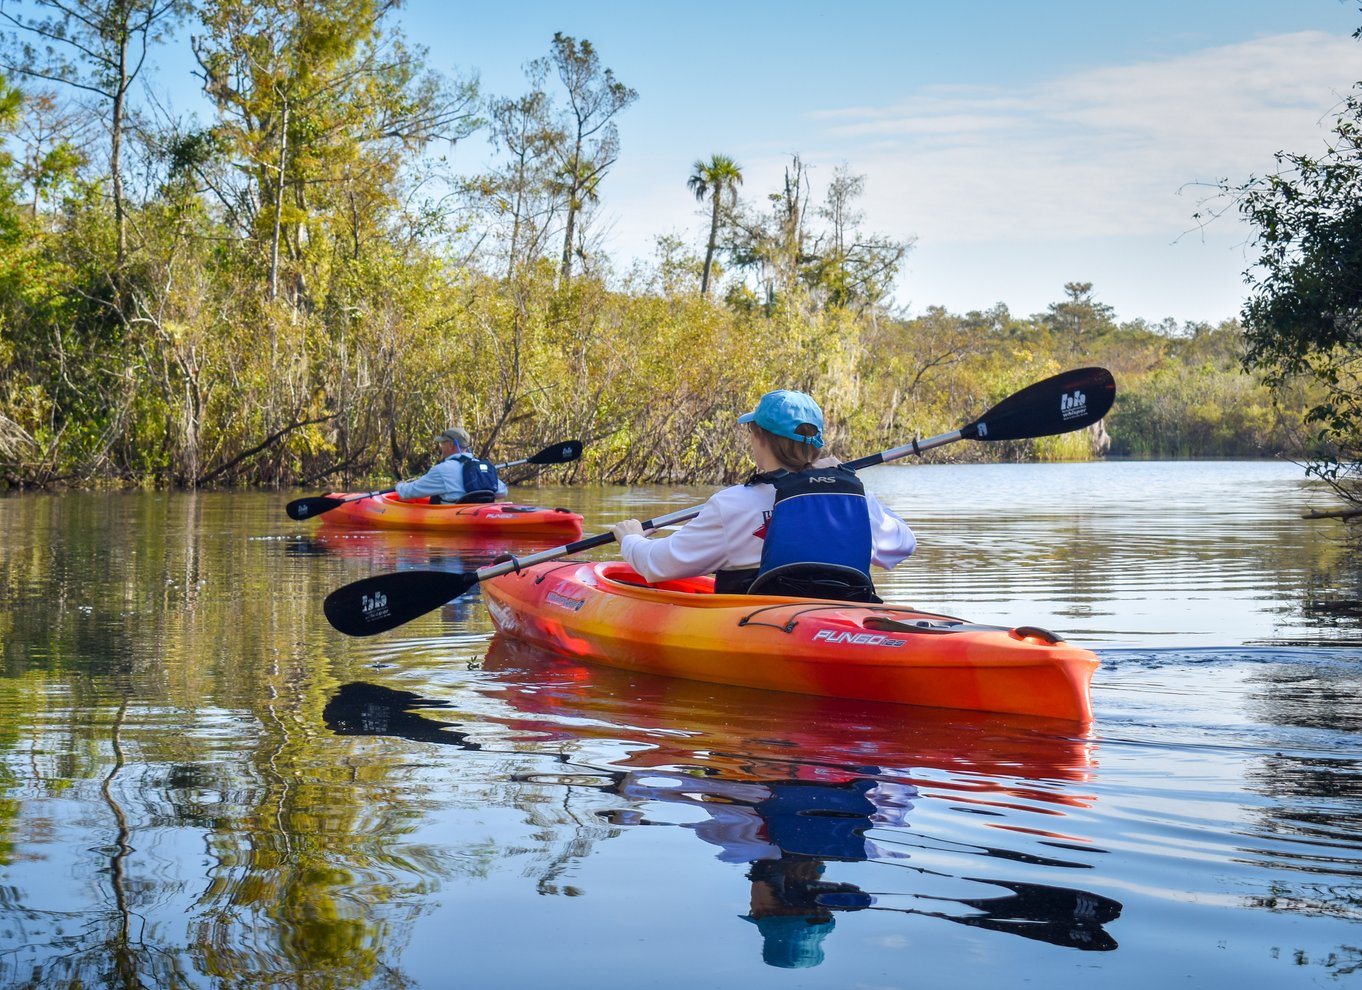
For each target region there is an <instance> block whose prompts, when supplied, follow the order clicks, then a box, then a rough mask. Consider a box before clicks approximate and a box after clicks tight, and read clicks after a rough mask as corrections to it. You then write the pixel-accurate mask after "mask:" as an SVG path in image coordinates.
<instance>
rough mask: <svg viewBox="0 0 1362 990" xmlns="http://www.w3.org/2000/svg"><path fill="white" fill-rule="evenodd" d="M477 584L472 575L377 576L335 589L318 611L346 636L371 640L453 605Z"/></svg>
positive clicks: (413, 573)
mask: <svg viewBox="0 0 1362 990" xmlns="http://www.w3.org/2000/svg"><path fill="white" fill-rule="evenodd" d="M477 583H478V575H477V573H476V572H474V573H472V574H468V573H461V572H450V571H397V572H395V573H393V574H377V575H375V576H374V577H367V578H363V579H362V580H359V581H355V582H353V583H351V584H347V585H346V586H345V587H343V588H337V589H336V590H335V591H333V592H331V594H329V595H327V596H326V602H325V603H324V604H323V605H322V609H323V610H324V611H325V612H326V621H328V622H330V623H331V625H332V626H333V627H335V628H336V629H337V630H338V631H340V632H343V633H345V634H346V635H347V636H372V635H374V634H375V633H381V632H387V631H388V630H389V629H396V628H397V627H398V626H400V625H402V624H403V623H404V622H410V621H411V620H412V619H414V618H416V617H417V616H419V615H425V614H426V613H427V612H429V611H431V609H436V608H439V607H440V606H441V605H443V604H444V603H445V602H450V601H453V600H454V599H455V598H458V597H459V596H460V595H462V594H464V593H465V592H467V591H468V590H469V589H470V588H472V587H473V586H474V585H476V584H477Z"/></svg>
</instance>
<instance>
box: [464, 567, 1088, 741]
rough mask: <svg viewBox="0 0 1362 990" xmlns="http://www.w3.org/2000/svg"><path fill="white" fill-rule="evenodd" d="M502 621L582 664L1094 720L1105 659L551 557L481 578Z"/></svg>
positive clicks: (999, 631)
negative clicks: (1093, 695)
mask: <svg viewBox="0 0 1362 990" xmlns="http://www.w3.org/2000/svg"><path fill="white" fill-rule="evenodd" d="M482 593H483V597H484V599H485V600H486V602H487V606H488V610H489V612H490V613H491V615H492V619H493V621H494V622H495V623H496V625H497V627H498V628H499V629H500V630H501V631H502V632H503V633H505V634H507V635H509V636H512V637H514V638H516V639H519V640H522V641H525V642H528V643H533V644H536V645H538V646H542V647H546V648H548V649H551V650H554V651H556V652H559V653H562V654H565V655H567V656H571V657H575V658H578V659H580V660H585V661H589V662H596V663H601V664H605V665H608V666H611V667H619V668H623V669H626V670H635V671H641V672H645V673H651V674H662V675H666V676H670V677H681V678H686V679H688V680H695V681H709V682H712V683H717V684H733V685H738V686H742V687H752V688H761V689H766V690H775V691H790V692H794V693H797V694H810V695H817V696H820V697H828V698H852V699H861V700H866V701H883V702H892V703H897V704H909V705H924V706H929V707H934V708H959V709H968V710H973V711H989V712H1007V713H1013V714H1018V715H1035V716H1041V717H1046V718H1059V719H1067V720H1072V721H1076V722H1088V721H1091V719H1092V703H1091V699H1090V691H1089V687H1090V684H1091V681H1092V676H1093V673H1094V672H1095V671H1096V669H1097V667H1098V663H1099V661H1098V658H1097V655H1096V654H1094V653H1092V652H1091V651H1089V650H1085V649H1081V648H1078V647H1074V646H1070V645H1068V644H1067V643H1064V642H1062V641H1059V640H1058V638H1057V637H1054V636H1053V634H1049V633H1046V632H1045V631H1044V630H1041V629H1036V628H1035V627H1030V626H1024V627H1020V628H1018V629H1007V628H1003V627H999V626H980V625H976V624H973V623H969V622H966V621H964V620H961V619H955V618H952V617H949V616H941V615H933V614H931V613H926V612H920V611H917V610H914V609H910V608H903V607H899V606H893V605H857V604H851V603H847V602H833V601H822V600H816V599H803V598H779V597H771V596H762V595H716V594H714V582H713V579H712V578H689V579H686V580H683V581H667V582H661V583H659V584H657V585H649V584H647V583H646V582H645V581H644V580H643V579H642V578H641V577H639V575H638V574H636V573H635V572H634V571H633V570H632V569H631V568H630V567H629V566H628V565H627V564H623V563H620V562H605V563H601V562H587V561H566V562H564V561H550V562H546V563H541V564H536V565H533V566H531V567H526V568H523V569H522V570H521V571H520V572H519V573H511V574H505V575H501V576H499V577H495V578H490V579H488V580H486V581H484V582H483V583H482Z"/></svg>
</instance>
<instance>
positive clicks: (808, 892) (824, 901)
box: [324, 682, 1121, 968]
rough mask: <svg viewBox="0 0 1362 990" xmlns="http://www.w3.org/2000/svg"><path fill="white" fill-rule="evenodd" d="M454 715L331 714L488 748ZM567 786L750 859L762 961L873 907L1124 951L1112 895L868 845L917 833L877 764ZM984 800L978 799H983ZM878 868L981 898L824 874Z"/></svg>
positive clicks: (402, 703) (797, 962)
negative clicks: (855, 866)
mask: <svg viewBox="0 0 1362 990" xmlns="http://www.w3.org/2000/svg"><path fill="white" fill-rule="evenodd" d="M502 686H503V687H504V686H505V685H502ZM512 693H513V694H514V693H515V692H514V691H512ZM518 700H519V701H521V702H529V703H532V704H535V705H542V704H548V705H550V706H557V705H558V704H560V703H561V700H562V699H561V698H559V699H552V698H550V699H547V700H546V698H545V696H544V695H543V694H541V693H539V692H532V693H526V695H525V696H524V697H521V698H519V699H518ZM447 707H448V705H447V704H446V703H444V702H441V701H434V700H427V699H422V698H421V697H419V696H417V695H415V694H412V693H411V692H407V691H397V690H393V689H390V688H386V687H382V686H379V685H374V684H367V683H362V682H355V683H350V684H346V685H344V686H342V687H341V688H340V689H339V690H338V691H337V692H336V694H335V696H334V697H333V698H332V699H331V701H330V702H329V703H328V704H327V706H326V709H325V712H324V718H325V721H326V724H327V726H328V728H330V729H331V730H332V731H333V732H336V733H339V734H344V735H356V734H367V735H391V736H400V737H403V738H407V739H411V740H414V741H420V742H432V743H439V744H442V745H452V746H458V747H460V748H463V749H470V750H476V749H481V748H483V747H482V746H481V744H480V743H478V742H477V741H475V740H474V739H473V738H471V736H470V734H469V733H467V732H464V731H460V730H458V729H455V728H454V727H452V726H449V725H447V724H446V723H443V722H441V721H439V720H438V719H436V718H428V717H426V716H424V715H422V714H420V713H419V711H418V709H436V710H438V709H441V708H447ZM651 756H652V758H653V759H654V760H662V759H665V756H666V754H665V753H661V752H659V751H657V750H654V751H652V753H651ZM1017 759H1018V754H1016V753H1012V754H1010V757H1009V762H1011V763H1012V769H1013V771H1015V770H1016V769H1017V762H1016V761H1017ZM777 766H778V767H780V768H782V769H783V770H785V771H786V775H785V776H761V775H760V774H770V773H771V771H772V770H773V769H775V768H776V767H777ZM759 768H760V769H759ZM754 771H755V772H756V773H755V774H754ZM531 776H533V777H534V782H535V783H536V784H538V785H542V784H543V783H544V782H545V779H546V778H545V775H543V774H534V775H531ZM564 786H566V787H568V788H570V789H580V788H583V787H591V788H593V789H596V790H598V791H599V792H600V793H603V794H610V795H615V796H618V797H619V798H622V799H623V801H624V803H623V804H622V805H612V806H611V807H609V808H608V809H605V810H602V811H599V812H597V815H598V817H599V818H600V819H601V820H602V821H603V822H605V823H607V824H609V825H611V826H614V827H615V828H620V827H633V826H646V825H667V824H673V825H676V826H678V827H683V828H688V829H690V830H692V831H694V832H695V834H696V835H697V836H698V837H699V838H701V839H703V840H704V841H705V842H707V843H709V844H711V845H714V846H717V847H719V850H720V851H719V853H718V854H717V856H718V858H719V859H720V860H722V861H724V862H729V863H735V864H741V863H746V864H747V865H748V871H747V874H746V878H747V880H748V881H749V883H750V884H751V890H750V902H749V903H750V908H749V911H748V913H747V914H746V915H744V916H742V917H743V920H745V921H747V922H749V923H751V924H753V925H754V926H755V927H756V928H757V930H758V931H759V932H760V934H761V938H762V957H763V959H764V960H765V961H766V962H767V963H768V964H770V965H772V966H779V967H784V968H800V967H808V966H816V965H818V964H819V963H820V962H822V960H823V948H822V943H823V940H824V939H825V938H826V937H827V936H828V934H829V933H831V932H832V931H833V929H834V927H835V924H836V920H835V918H836V915H837V914H839V913H846V912H856V911H865V910H877V911H894V912H901V913H904V914H913V915H923V916H928V917H932V918H939V919H942V920H946V921H951V922H955V923H957V924H961V925H967V926H971V927H976V928H982V929H988V930H991V931H996V932H1003V933H1007V934H1012V935H1020V936H1023V937H1025V938H1030V939H1037V940H1040V941H1044V942H1049V943H1051V944H1054V945H1058V946H1065V947H1069V948H1075V949H1083V950H1099V951H1102V950H1110V949H1114V948H1116V945H1117V943H1116V941H1115V939H1114V938H1112V936H1111V935H1110V934H1109V933H1108V932H1107V931H1106V929H1105V927H1104V926H1105V925H1107V924H1108V923H1110V922H1112V921H1114V920H1116V919H1117V918H1118V917H1119V915H1120V913H1121V905H1120V903H1119V902H1117V901H1114V900H1112V899H1110V898H1108V897H1104V896H1102V895H1100V894H1096V893H1092V892H1090V891H1085V890H1081V889H1076V888H1070V887H1064V886H1051V885H1045V884H1037V883H1028V882H1021V881H1017V880H1011V879H997V878H986V877H966V876H957V875H952V874H948V873H944V872H940V871H936V870H927V869H924V868H921V867H916V866H913V865H912V864H911V862H910V861H909V860H910V853H908V852H907V851H904V850H901V849H897V848H895V846H894V844H893V843H892V842H889V841H888V840H886V842H878V841H876V840H875V839H874V838H871V837H868V836H867V833H868V832H870V831H871V830H874V829H877V828H878V829H885V830H887V831H885V833H884V834H885V835H887V836H892V835H893V834H895V833H894V830H896V829H897V830H904V829H906V828H907V826H908V824H909V819H908V816H909V814H910V812H911V811H912V808H913V801H914V800H915V799H916V798H917V797H918V791H917V788H916V786H915V785H914V784H913V783H912V781H911V780H909V779H906V778H905V777H904V774H903V771H901V770H890V769H886V768H882V767H879V766H874V765H867V766H861V767H852V768H846V767H836V766H830V765H829V764H827V763H823V762H817V761H810V762H800V761H799V760H797V759H790V758H789V756H788V755H787V756H786V758H785V759H783V760H777V761H765V760H752V761H747V762H745V764H744V765H743V767H742V769H740V770H738V771H736V772H735V771H731V770H725V769H724V768H723V766H722V765H715V766H711V767H709V768H707V769H706V771H705V772H704V773H703V774H701V775H695V776H692V775H691V774H690V773H677V772H674V771H669V770H663V769H651V768H644V769H618V768H593V772H592V773H590V774H574V775H571V776H570V777H567V778H565V780H564ZM938 786H940V785H938ZM1050 799H1051V800H1054V799H1055V795H1053V794H1052V795H1050ZM975 800H976V801H979V800H980V799H979V798H978V797H977V796H976V797H975ZM980 803H983V802H982V801H980ZM662 808H671V809H674V810H680V809H686V810H687V812H696V811H698V812H701V813H703V816H704V817H703V818H701V819H700V820H699V821H676V822H670V821H661V820H659V819H658V817H657V810H658V809H662ZM650 809H651V813H650ZM683 817H684V816H683ZM978 853H979V854H980V855H983V856H985V857H988V858H992V859H1001V860H1007V859H1015V858H1017V854H1015V853H1011V852H1008V851H1006V850H999V849H980V850H978ZM872 860H873V861H874V862H876V863H879V864H881V865H886V864H888V865H894V866H898V867H900V868H902V869H903V870H904V871H905V873H912V874H914V875H918V876H920V877H924V878H928V877H929V878H932V882H933V885H934V886H939V882H940V880H941V879H944V880H946V881H948V882H951V883H955V884H960V883H964V884H966V885H971V886H973V885H978V886H979V887H980V888H981V890H980V892H979V895H978V896H966V897H945V896H937V895H932V894H926V893H917V892H914V891H912V890H904V891H893V892H880V891H876V892H871V891H866V890H864V889H862V888H861V887H859V886H857V885H855V884H852V883H847V882H839V881H832V880H828V879H825V873H826V870H827V868H828V864H830V863H857V862H864V861H872ZM1027 861H1028V862H1029V863H1032V864H1037V863H1039V864H1040V865H1052V866H1056V867H1061V868H1062V867H1068V868H1073V867H1082V866H1085V865H1086V864H1082V863H1075V862H1068V861H1061V860H1053V861H1050V862H1049V863H1043V862H1041V861H1040V859H1039V858H1038V857H1035V856H1027Z"/></svg>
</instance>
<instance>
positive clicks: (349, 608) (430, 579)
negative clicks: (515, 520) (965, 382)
mask: <svg viewBox="0 0 1362 990" xmlns="http://www.w3.org/2000/svg"><path fill="white" fill-rule="evenodd" d="M1115 398H1116V380H1115V379H1114V378H1112V376H1111V372H1109V371H1107V370H1106V369H1105V368H1079V369H1077V370H1075V371H1066V372H1062V373H1061V374H1058V375H1054V376H1052V377H1050V378H1047V379H1045V380H1044V381H1039V382H1036V383H1035V384H1033V385H1028V386H1027V387H1026V388H1024V389H1022V390H1021V391H1020V392H1015V393H1013V394H1012V395H1010V396H1008V397H1007V398H1006V399H1004V400H1003V401H1002V402H999V403H998V404H997V405H996V406H994V407H993V408H992V409H990V410H989V411H988V412H986V413H984V414H983V415H982V416H980V417H979V418H978V419H976V420H974V422H972V423H968V424H966V425H965V426H962V427H961V428H960V429H958V430H952V431H951V432H950V433H943V434H941V435H940V436H935V437H929V438H927V439H925V440H914V441H913V442H912V443H908V444H904V445H903V446H902V447H894V448H892V449H891V450H883V451H880V452H879V453H878V454H871V455H870V456H868V457H862V458H860V459H859V460H855V461H845V462H843V463H844V466H845V467H849V468H851V469H852V470H853V471H857V470H860V469H861V468H866V467H871V466H872V465H875V464H883V463H884V462H885V461H892V460H897V459H898V458H900V457H906V456H907V455H908V454H921V453H922V452H923V451H925V450H931V449H932V448H934V447H941V446H944V445H945V444H948V443H954V442H955V441H957V440H986V441H998V440H1026V439H1031V438H1034V437H1048V436H1053V435H1054V434H1057V433H1068V432H1071V431H1073V430H1081V429H1083V428H1084V427H1087V426H1091V425H1092V424H1093V423H1096V422H1098V421H1099V420H1101V419H1102V417H1103V416H1105V415H1106V414H1107V411H1108V410H1109V409H1111V404H1112V402H1113V401H1114V400H1115ZM703 508H704V506H703V505H697V506H694V507H692V508H689V509H678V510H677V511H676V512H670V513H668V514H666V515H664V516H658V517H657V518H656V519H649V520H648V521H647V522H645V523H644V524H643V528H644V530H650V529H661V528H663V527H664V526H671V525H674V524H675V523H679V522H684V521H685V520H687V519H690V518H692V517H694V516H697V515H699V514H700V510H701V509H703ZM614 539H615V534H614V533H599V534H597V535H596V536H589V537H587V538H585V539H582V540H578V541H577V542H575V543H569V544H567V545H565V546H561V547H554V548H553V549H550V550H541V551H539V552H538V553H533V554H530V555H529V556H527V557H511V558H510V559H508V560H503V561H501V562H499V563H494V564H488V565H487V566H486V567H480V568H478V569H477V570H476V571H471V572H470V571H461V572H456V571H398V572H396V573H393V574H375V575H374V576H373V577H367V578H362V579H360V580H358V581H354V582H352V583H350V584H347V585H345V586H344V587H342V588H337V589H336V590H335V591H333V592H331V594H329V595H327V596H326V601H325V602H324V604H323V606H322V608H323V610H324V611H325V612H326V619H327V621H328V622H330V623H331V625H332V626H333V627H335V628H336V629H338V630H339V631H340V632H343V633H345V634H346V635H348V636H371V635H374V634H375V633H381V632H387V631H388V630H390V629H396V628H397V627H398V626H400V625H402V624H404V623H407V622H410V621H411V620H412V619H415V618H416V617H417V616H421V615H424V614H425V613H427V612H429V611H431V610H432V609H437V608H439V607H440V606H441V605H443V604H445V603H446V602H449V601H453V600H454V599H455V598H458V597H459V596H460V595H463V594H466V593H467V592H469V591H471V590H472V589H473V588H474V586H476V585H477V584H478V583H479V582H481V581H486V580H487V579H488V578H494V577H500V576H501V575H503V574H509V573H511V572H512V571H517V570H520V569H521V568H522V567H528V566H530V565H532V564H541V563H543V562H545V561H548V560H557V559H558V558H559V557H569V556H571V555H572V554H575V553H581V552H582V551H584V550H590V549H592V548H594V547H599V546H603V545H605V544H607V543H610V542H612V541H613V540H614Z"/></svg>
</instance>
